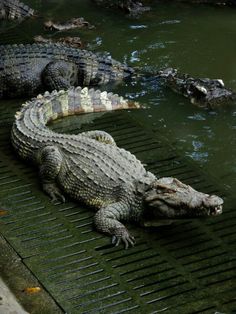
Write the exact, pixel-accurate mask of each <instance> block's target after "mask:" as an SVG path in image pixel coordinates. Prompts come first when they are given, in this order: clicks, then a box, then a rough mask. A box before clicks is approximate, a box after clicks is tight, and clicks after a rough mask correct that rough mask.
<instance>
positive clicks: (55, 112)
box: [37, 87, 140, 124]
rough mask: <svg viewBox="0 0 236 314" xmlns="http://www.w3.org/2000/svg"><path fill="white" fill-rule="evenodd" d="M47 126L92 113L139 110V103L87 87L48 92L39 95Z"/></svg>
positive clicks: (38, 98)
mask: <svg viewBox="0 0 236 314" xmlns="http://www.w3.org/2000/svg"><path fill="white" fill-rule="evenodd" d="M37 100H40V104H41V106H43V107H44V108H42V109H41V110H42V113H43V114H44V119H43V120H44V121H45V124H46V123H47V122H49V121H52V120H56V119H58V118H61V117H65V116H70V115H79V114H84V113H91V112H103V111H110V110H120V109H135V108H136V109H137V108H140V105H139V103H137V102H134V101H130V100H127V99H124V98H123V97H122V96H118V95H117V94H113V93H107V92H106V91H104V92H101V91H100V90H95V89H93V88H90V89H88V88H87V87H84V88H81V87H76V88H75V87H71V88H70V89H68V90H66V91H64V90H62V91H59V92H56V91H54V92H52V93H51V94H50V93H48V92H46V93H45V94H44V95H43V96H42V95H39V96H38V97H37Z"/></svg>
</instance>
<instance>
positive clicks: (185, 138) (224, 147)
mask: <svg viewBox="0 0 236 314" xmlns="http://www.w3.org/2000/svg"><path fill="white" fill-rule="evenodd" d="M27 4H29V5H31V6H32V7H34V8H35V9H36V10H38V12H39V18H38V19H34V20H27V21H25V22H23V23H22V24H20V26H19V27H14V26H15V25H11V28H10V29H8V30H7V26H6V23H3V24H1V26H2V27H1V31H2V33H1V38H0V42H1V43H7V42H8V43H20V42H32V38H33V37H34V36H35V35H39V34H42V35H45V36H48V37H50V36H52V37H53V38H56V37H57V36H58V37H60V36H64V35H65V34H66V35H70V36H73V35H74V36H80V37H81V39H82V41H85V42H87V43H89V47H90V49H93V50H95V51H109V52H110V53H111V54H112V56H113V57H114V58H116V59H118V60H120V61H124V62H127V63H130V64H131V65H132V66H141V67H143V66H153V67H154V68H156V69H159V68H163V67H167V66H171V67H177V68H178V69H179V70H180V71H181V72H186V73H189V74H191V75H192V76H201V77H211V78H222V79H223V80H224V82H225V84H226V86H229V87H231V88H233V89H235V90H236V62H235V51H236V41H235V40H233V38H235V37H236V11H235V10H234V9H230V8H224V7H219V8H218V7H210V6H209V7H208V6H191V5H187V4H178V5H176V4H170V3H168V4H166V5H160V4H158V3H157V4H154V5H153V9H152V11H150V12H147V13H145V14H144V15H143V16H141V17H140V18H139V19H134V18H129V17H124V15H123V14H122V13H120V12H115V11H111V10H107V11H106V10H102V9H98V8H97V7H96V6H93V5H92V4H91V2H90V1H86V0H83V1H82V0H80V1H78V0H70V1H68V0H67V1H65V0H63V1H60V0H57V1H53V0H47V1H46V0H45V1H43V0H42V1H40V0H38V1H33V0H31V1H30V0H29V1H27ZM79 16H83V17H84V18H85V19H86V20H88V21H89V22H90V23H92V24H94V25H95V26H96V29H94V30H81V29H77V30H73V31H69V32H66V33H65V32H60V33H50V32H47V31H45V30H44V29H43V21H44V20H46V19H49V18H52V17H53V18H54V20H55V21H63V20H67V19H70V18H71V17H79ZM114 89H115V90H116V91H117V92H119V93H121V94H123V95H126V96H128V97H130V98H132V99H137V100H139V101H140V102H143V103H145V104H146V105H147V109H146V111H145V112H143V111H142V112H141V113H139V112H135V113H134V115H135V117H136V118H137V119H139V120H140V121H141V122H142V123H144V124H145V125H146V126H147V127H150V128H153V129H155V128H161V129H162V131H163V133H164V134H166V136H168V137H169V138H170V139H171V141H173V142H174V143H175V145H176V146H177V148H178V149H179V150H180V151H181V152H182V154H183V155H186V156H189V157H191V158H192V159H194V161H195V162H196V163H198V164H199V165H200V166H202V167H203V168H204V169H206V170H207V172H210V173H212V174H214V175H215V176H217V177H218V178H219V179H220V180H221V182H222V183H223V184H225V185H227V186H229V187H230V188H231V189H232V191H233V190H234V189H235V188H236V165H235V159H236V158H235V157H236V137H235V129H236V123H235V117H236V111H235V109H234V108H232V107H231V108H220V109H217V110H207V109H202V108H197V107H195V106H194V105H192V104H190V103H189V101H188V100H186V99H184V98H182V97H181V96H180V95H175V94H174V93H173V92H171V91H169V90H168V89H166V88H165V87H163V86H160V84H159V83H158V82H156V81H155V80H152V81H151V80H149V81H148V80H147V81H146V82H145V81H143V82H141V83H138V84H134V85H129V86H124V85H122V86H120V87H115V88H113V91H114ZM2 103H4V102H2Z"/></svg>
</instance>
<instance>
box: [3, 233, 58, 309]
mask: <svg viewBox="0 0 236 314" xmlns="http://www.w3.org/2000/svg"><path fill="white" fill-rule="evenodd" d="M0 274H1V277H2V279H1V278H0V313H7V314H27V313H30V314H42V313H47V314H61V313H64V311H63V310H62V309H61V308H60V307H59V306H58V305H57V304H56V303H55V301H54V300H53V298H52V297H51V296H50V294H49V293H48V292H47V291H46V290H45V289H44V287H43V286H42V285H41V284H40V282H39V281H38V280H37V278H35V277H34V276H33V275H32V273H31V272H30V271H29V269H28V268H27V267H26V266H25V265H24V262H23V261H22V259H21V258H20V257H19V255H17V254H16V252H15V251H14V250H13V249H12V247H11V246H10V245H9V244H8V243H7V242H6V240H5V239H4V238H3V237H2V236H0ZM31 287H39V288H40V289H38V290H39V291H37V292H34V293H32V292H28V291H27V288H31Z"/></svg>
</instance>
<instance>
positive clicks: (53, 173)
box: [37, 146, 65, 203]
mask: <svg viewBox="0 0 236 314" xmlns="http://www.w3.org/2000/svg"><path fill="white" fill-rule="evenodd" d="M37 161H38V163H39V165H40V166H39V175H40V178H41V182H42V186H43V190H44V191H45V192H46V193H47V194H48V195H49V196H50V198H51V199H52V202H54V201H61V202H63V203H64V202H65V197H64V196H63V195H62V193H61V191H60V189H59V188H58V187H57V184H56V179H57V176H58V174H59V172H60V170H61V166H62V162H63V157H62V154H61V152H60V150H59V149H58V148H57V147H56V146H45V147H43V148H42V149H40V150H39V152H38V154H37Z"/></svg>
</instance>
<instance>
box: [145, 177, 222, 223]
mask: <svg viewBox="0 0 236 314" xmlns="http://www.w3.org/2000/svg"><path fill="white" fill-rule="evenodd" d="M144 202H145V211H144V215H143V224H144V225H146V226H155V225H157V224H159V225H160V224H169V223H171V222H173V221H174V220H177V219H192V218H201V217H208V216H218V215H220V214H221V213H222V205H223V200H222V199H221V198H220V197H218V196H216V195H208V194H205V193H202V192H198V191H196V190H195V189H193V188H192V187H190V186H189V185H186V184H184V183H182V182H180V181H179V180H177V179H176V178H170V177H166V178H161V179H159V180H156V181H155V183H154V184H153V187H152V189H150V190H148V191H147V192H146V194H145V200H144Z"/></svg>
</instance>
